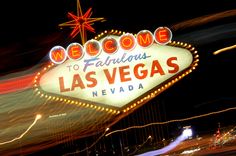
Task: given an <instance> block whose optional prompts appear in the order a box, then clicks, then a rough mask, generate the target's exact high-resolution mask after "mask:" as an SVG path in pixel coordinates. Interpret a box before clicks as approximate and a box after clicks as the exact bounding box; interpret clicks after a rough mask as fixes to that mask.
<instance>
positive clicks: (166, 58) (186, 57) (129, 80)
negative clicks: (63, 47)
mask: <svg viewBox="0 0 236 156" xmlns="http://www.w3.org/2000/svg"><path fill="white" fill-rule="evenodd" d="M111 37H113V38H115V39H118V36H115V35H111ZM99 42H100V43H101V42H102V40H101V41H99ZM192 62H193V55H192V53H191V52H190V51H189V50H187V49H184V48H179V47H173V46H168V45H159V44H156V43H153V44H152V45H151V46H149V47H146V48H143V47H140V46H139V45H136V46H135V48H133V49H132V50H130V51H125V50H124V49H121V48H119V49H118V50H117V51H116V52H115V53H112V54H108V53H106V52H104V51H103V50H102V51H101V53H100V54H99V55H97V56H95V57H92V56H89V55H88V54H86V53H85V54H84V57H83V58H81V59H79V60H77V61H75V60H72V59H68V60H66V61H65V62H64V63H63V64H60V65H56V66H54V67H53V68H52V69H50V70H49V71H47V72H46V73H45V74H43V75H42V76H41V78H40V80H39V85H40V87H41V89H42V90H43V91H45V92H47V93H53V94H58V95H63V96H66V97H73V98H78V99H81V100H86V101H91V102H92V103H100V104H104V105H107V106H113V107H116V108H121V107H123V106H125V105H127V104H129V103H130V102H132V101H134V100H136V99H137V98H138V97H140V96H141V95H143V94H145V93H147V92H148V91H150V90H152V89H153V88H155V87H157V86H159V85H161V84H162V83H163V82H165V81H167V80H168V79H170V78H171V77H174V76H176V75H177V74H178V73H180V72H181V71H183V70H185V69H187V68H188V67H189V66H190V65H191V64H192Z"/></svg>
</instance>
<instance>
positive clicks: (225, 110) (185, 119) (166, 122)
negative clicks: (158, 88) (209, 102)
mask: <svg viewBox="0 0 236 156" xmlns="http://www.w3.org/2000/svg"><path fill="white" fill-rule="evenodd" d="M230 110H236V107H231V108H227V109H224V110H220V111H216V112H210V113H207V114H202V115H197V116H192V117H188V118H184V119H174V120H169V121H164V122H154V123H149V124H146V125H141V126H131V127H127V128H124V129H119V130H114V131H112V132H110V133H107V134H106V135H105V136H109V135H111V134H114V133H118V132H123V131H127V130H130V129H139V128H145V127H148V126H152V125H163V124H168V123H173V122H183V121H187V120H192V119H197V118H201V117H206V116H210V115H214V114H219V113H223V112H227V111H230Z"/></svg>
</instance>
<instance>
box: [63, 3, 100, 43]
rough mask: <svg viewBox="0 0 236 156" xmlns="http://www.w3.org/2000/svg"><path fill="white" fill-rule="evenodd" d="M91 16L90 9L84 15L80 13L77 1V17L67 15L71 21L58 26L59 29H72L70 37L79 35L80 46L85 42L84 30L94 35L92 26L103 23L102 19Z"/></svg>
mask: <svg viewBox="0 0 236 156" xmlns="http://www.w3.org/2000/svg"><path fill="white" fill-rule="evenodd" d="M91 15H92V8H89V9H88V10H87V11H86V12H85V14H83V12H82V8H81V6H80V2H79V0H77V15H74V14H72V13H68V16H69V18H71V19H72V20H71V21H68V22H65V23H62V24H59V26H60V27H65V26H68V27H71V28H73V30H72V32H71V34H70V36H71V37H72V38H74V37H75V36H76V35H77V34H78V33H80V38H81V41H82V44H84V43H85V42H86V40H87V35H86V30H88V31H90V32H93V33H95V30H94V28H93V27H92V25H93V24H94V22H96V21H104V18H91Z"/></svg>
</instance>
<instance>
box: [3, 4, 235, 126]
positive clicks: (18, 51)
mask: <svg viewBox="0 0 236 156" xmlns="http://www.w3.org/2000/svg"><path fill="white" fill-rule="evenodd" d="M154 2H155V3H154ZM81 6H82V9H83V12H85V11H86V10H87V9H88V8H89V7H92V9H93V15H92V17H104V18H105V19H106V21H105V22H102V23H99V22H98V23H95V24H94V25H93V27H94V28H95V30H96V32H97V33H100V32H102V31H104V30H111V29H118V30H122V31H125V32H130V33H137V32H139V31H140V30H143V29H147V30H150V31H151V32H153V31H154V30H155V29H156V28H157V27H159V26H167V27H169V28H170V29H172V28H173V27H174V26H175V25H176V24H178V23H181V22H183V21H186V20H190V19H194V18H197V17H201V16H205V15H210V14H216V13H220V12H223V11H227V10H232V9H236V2H235V1H233V0H227V1H221V2H220V1H212V0H204V1H203V0H194V1H173V2H172V1H153V0H146V1H127V0H119V1H108V0H106V1H105V0H81ZM67 12H73V13H75V12H76V0H70V1H68V0H60V1H58V0H50V1H46V0H42V1H2V2H1V4H0V19H1V26H0V36H1V43H0V50H1V51H0V76H2V77H0V80H2V79H4V76H6V75H8V74H10V73H14V72H17V71H22V70H26V69H29V68H31V67H32V66H34V65H36V64H40V63H43V62H46V61H48V57H47V54H48V52H49V50H50V49H51V48H52V47H53V46H55V45H62V46H64V47H66V46H67V45H68V44H69V43H71V42H72V41H76V39H70V38H68V36H69V33H70V31H71V30H70V29H69V28H64V29H62V30H61V29H59V27H58V24H60V23H63V22H66V21H67V20H68V18H67ZM232 12H234V15H232V16H230V17H225V18H220V19H218V20H215V21H211V22H205V23H204V24H200V25H194V26H188V27H185V28H179V29H177V30H172V32H173V40H176V41H183V42H186V43H190V44H192V45H193V46H195V47H196V49H197V50H198V51H199V56H200V63H199V66H198V67H197V69H196V70H195V71H194V72H193V73H191V74H190V75H188V76H186V77H185V78H183V79H182V80H181V81H179V82H177V83H176V84H175V85H174V86H172V87H171V88H170V89H168V90H166V91H165V92H163V93H162V94H161V95H160V96H158V97H156V98H154V99H153V100H151V101H150V103H152V104H154V103H157V104H159V105H160V106H161V107H162V108H161V110H163V109H165V120H171V119H175V118H185V117H190V116H193V115H200V114H203V113H208V112H212V111H219V110H222V109H226V108H229V107H235V106H236V94H235V87H236V83H235V80H236V76H235V67H236V61H235V59H236V50H235V49H233V50H229V51H226V52H223V53H220V54H218V55H213V52H214V51H216V50H218V49H221V48H224V47H227V46H231V45H233V44H235V41H236V13H235V12H236V11H235V10H234V11H232ZM94 36H96V34H93V33H88V39H91V38H93V37H94ZM147 105H148V104H147ZM147 105H145V106H144V108H140V110H141V109H147V107H148V106H147ZM140 110H137V111H140ZM223 117H224V118H223ZM163 120H164V118H163ZM211 121H212V126H213V128H215V127H217V122H223V123H222V125H224V126H227V125H230V124H235V116H234V113H233V111H232V112H231V111H230V112H226V113H224V114H222V115H219V116H214V117H212V118H206V120H205V121H204V122H203V120H201V121H200V122H203V124H205V125H201V124H199V123H197V121H194V122H195V124H196V127H197V126H199V127H201V126H207V123H208V122H211ZM189 124H191V123H189ZM214 126H215V127H214ZM117 127H119V123H118V126H117ZM213 128H212V129H213ZM199 129H200V128H199ZM208 129H211V128H210V127H209V128H208ZM201 130H207V128H205V129H204V128H202V129H201Z"/></svg>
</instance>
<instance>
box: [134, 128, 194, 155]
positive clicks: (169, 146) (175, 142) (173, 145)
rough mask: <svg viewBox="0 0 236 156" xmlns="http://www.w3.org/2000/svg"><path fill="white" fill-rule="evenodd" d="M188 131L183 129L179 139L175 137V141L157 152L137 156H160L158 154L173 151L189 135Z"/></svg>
mask: <svg viewBox="0 0 236 156" xmlns="http://www.w3.org/2000/svg"><path fill="white" fill-rule="evenodd" d="M190 130H191V129H185V130H184V131H183V133H182V134H181V135H180V136H179V137H177V139H176V140H175V141H173V142H171V143H170V144H169V145H167V146H165V147H163V148H161V149H158V150H154V151H150V152H146V153H143V154H140V155H138V156H154V155H160V154H164V153H167V152H168V151H170V150H172V149H174V148H175V147H176V146H178V145H179V144H180V143H181V142H182V141H184V140H185V139H187V137H186V136H189V135H190ZM191 132H192V131H191Z"/></svg>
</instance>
